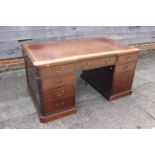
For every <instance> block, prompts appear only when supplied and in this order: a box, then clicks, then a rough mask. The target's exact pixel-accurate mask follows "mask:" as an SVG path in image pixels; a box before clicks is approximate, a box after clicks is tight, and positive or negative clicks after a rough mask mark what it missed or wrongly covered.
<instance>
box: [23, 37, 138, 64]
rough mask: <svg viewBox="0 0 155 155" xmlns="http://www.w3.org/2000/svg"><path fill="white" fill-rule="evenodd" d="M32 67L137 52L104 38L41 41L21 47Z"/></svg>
mask: <svg viewBox="0 0 155 155" xmlns="http://www.w3.org/2000/svg"><path fill="white" fill-rule="evenodd" d="M22 48H23V50H24V51H25V52H26V53H27V55H28V56H29V58H30V60H31V61H32V63H33V65H34V66H46V65H49V64H50V65H52V64H56V63H61V62H66V61H67V62H68V61H78V60H79V59H82V58H91V57H98V56H106V55H108V56H109V55H116V54H127V53H131V52H137V51H139V49H138V48H133V47H130V46H127V45H125V44H122V43H120V42H119V41H115V40H112V39H109V38H105V37H91V38H81V39H74V40H64V41H43V42H33V43H27V44H24V45H22Z"/></svg>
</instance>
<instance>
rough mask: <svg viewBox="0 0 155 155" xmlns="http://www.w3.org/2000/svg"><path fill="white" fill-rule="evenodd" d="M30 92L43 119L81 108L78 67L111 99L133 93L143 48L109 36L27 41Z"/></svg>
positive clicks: (68, 113) (59, 116)
mask: <svg viewBox="0 0 155 155" xmlns="http://www.w3.org/2000/svg"><path fill="white" fill-rule="evenodd" d="M23 54H24V57H25V66H26V76H27V84H28V88H29V92H30V94H31V96H32V99H33V100H34V103H35V105H36V106H37V109H38V113H39V117H40V121H41V122H44V123H45V122H48V121H50V120H55V119H58V118H61V117H64V116H67V115H70V114H73V113H76V112H77V108H76V106H75V94H76V92H75V90H76V75H75V73H76V71H77V70H81V71H82V74H81V77H82V78H83V79H84V80H85V81H86V82H88V83H89V84H91V85H92V86H93V87H94V88H95V89H96V90H97V91H99V92H100V93H101V94H102V95H103V96H105V97H106V98H107V99H108V100H110V101H111V100H115V99H117V98H120V97H123V96H127V95H130V94H131V93H132V91H131V88H132V82H133V78H134V73H135V68H136V63H137V59H138V54H139V50H138V49H136V48H131V47H128V46H126V45H123V44H121V43H119V42H117V41H113V40H111V39H107V38H87V39H80V40H70V41H58V42H51V41H49V42H43V43H32V44H26V45H23Z"/></svg>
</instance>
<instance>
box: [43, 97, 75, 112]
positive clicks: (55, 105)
mask: <svg viewBox="0 0 155 155" xmlns="http://www.w3.org/2000/svg"><path fill="white" fill-rule="evenodd" d="M74 104H75V96H69V97H65V98H63V99H58V100H54V101H50V102H47V103H45V104H44V112H45V113H46V115H47V114H49V113H53V112H57V111H60V109H61V110H62V109H67V108H70V107H72V106H73V107H74Z"/></svg>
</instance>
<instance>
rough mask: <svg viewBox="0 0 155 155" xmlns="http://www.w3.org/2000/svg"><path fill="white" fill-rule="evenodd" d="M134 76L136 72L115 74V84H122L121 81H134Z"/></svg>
mask: <svg viewBox="0 0 155 155" xmlns="http://www.w3.org/2000/svg"><path fill="white" fill-rule="evenodd" d="M133 76H134V71H133V70H132V71H126V72H122V73H120V74H115V76H114V84H116V83H120V82H121V81H132V80H133Z"/></svg>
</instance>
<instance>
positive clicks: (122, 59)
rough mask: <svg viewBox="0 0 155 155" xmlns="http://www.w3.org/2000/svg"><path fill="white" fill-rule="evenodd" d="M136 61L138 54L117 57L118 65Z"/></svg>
mask: <svg viewBox="0 0 155 155" xmlns="http://www.w3.org/2000/svg"><path fill="white" fill-rule="evenodd" d="M137 59H138V53H136V54H126V55H121V56H119V57H118V61H117V63H118V64H125V63H129V62H136V61H137Z"/></svg>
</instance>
